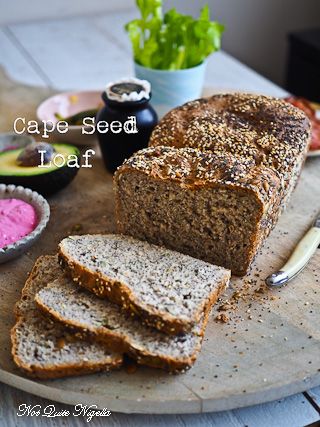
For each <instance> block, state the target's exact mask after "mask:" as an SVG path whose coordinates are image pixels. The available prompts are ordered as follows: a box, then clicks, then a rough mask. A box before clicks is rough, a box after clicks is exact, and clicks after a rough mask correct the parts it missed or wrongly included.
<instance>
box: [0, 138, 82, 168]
mask: <svg viewBox="0 0 320 427" xmlns="http://www.w3.org/2000/svg"><path fill="white" fill-rule="evenodd" d="M52 146H53V147H54V149H55V150H56V153H55V154H58V153H59V154H62V155H63V156H64V157H65V159H66V160H67V157H68V156H69V155H70V154H73V155H76V156H79V151H78V150H77V149H76V148H75V147H73V146H71V145H67V144H52ZM22 151H23V148H18V149H16V150H9V151H4V152H3V153H0V176H4V175H5V176H12V175H15V176H26V175H42V174H44V173H50V172H52V171H54V170H56V169H60V167H63V165H62V166H60V167H58V166H56V165H55V164H54V163H53V162H51V165H50V167H48V166H49V164H47V165H46V167H38V166H19V165H18V164H17V158H18V156H19V154H20V153H21V152H22ZM57 163H58V164H60V163H62V160H61V161H60V159H59V162H57Z"/></svg>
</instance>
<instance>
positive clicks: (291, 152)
mask: <svg viewBox="0 0 320 427" xmlns="http://www.w3.org/2000/svg"><path fill="white" fill-rule="evenodd" d="M309 142H310V123H309V120H308V118H307V117H306V115H305V114H304V113H303V112H302V111H300V110H298V109H297V108H295V107H293V106H292V105H290V104H288V103H286V102H285V101H282V100H279V99H275V98H270V97H266V96H258V95H247V94H229V95H216V96H213V97H211V98H208V99H200V100H196V101H193V102H189V103H187V104H185V105H183V106H182V107H178V108H176V109H174V110H172V111H171V112H169V113H168V114H167V115H166V116H165V117H164V118H163V119H162V120H161V121H160V123H159V125H158V126H157V127H156V128H155V130H154V132H153V134H152V136H151V141H150V145H151V147H150V148H148V149H145V150H142V151H140V152H138V153H136V154H135V155H133V157H131V158H130V159H128V160H127V161H126V162H125V163H124V164H123V165H122V166H121V167H120V168H119V169H118V171H117V172H116V174H115V179H114V182H115V191H116V218H117V224H118V230H119V232H121V233H123V234H128V235H131V236H133V237H136V238H139V239H144V240H147V241H149V242H151V243H155V244H158V245H164V246H166V247H168V248H170V249H174V250H177V251H180V252H182V253H185V254H188V255H191V256H193V257H196V258H200V259H202V260H205V261H208V262H210V263H213V264H217V265H221V266H224V267H226V268H228V269H231V270H232V272H233V274H236V275H240V276H241V275H244V274H246V272H247V271H248V269H249V266H250V264H251V262H252V260H253V259H254V256H255V255H256V253H257V250H258V248H259V246H260V245H261V244H262V243H263V241H264V239H265V238H266V237H267V235H268V234H269V232H270V230H271V229H272V227H273V226H274V225H275V223H276V221H277V219H278V216H279V214H280V213H281V211H282V209H283V207H284V206H285V204H286V202H287V200H288V198H289V196H290V194H291V192H292V190H293V189H294V187H295V185H296V183H297V180H298V177H299V175H300V172H301V168H302V165H303V162H304V160H305V157H306V153H307V150H308V145H309Z"/></svg>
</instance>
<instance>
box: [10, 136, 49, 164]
mask: <svg viewBox="0 0 320 427" xmlns="http://www.w3.org/2000/svg"><path fill="white" fill-rule="evenodd" d="M55 151H56V150H55V149H54V147H53V146H52V145H51V144H48V143H47V142H34V143H32V144H29V145H27V146H26V148H25V149H24V150H22V151H21V153H20V154H19V156H18V157H17V164H18V165H19V166H30V167H32V166H39V165H41V164H47V163H49V162H50V160H52V158H53V156H54V153H55Z"/></svg>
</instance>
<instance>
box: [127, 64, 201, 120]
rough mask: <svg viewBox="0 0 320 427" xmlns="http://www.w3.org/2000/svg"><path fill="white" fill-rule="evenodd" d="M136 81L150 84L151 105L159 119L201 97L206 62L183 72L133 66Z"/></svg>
mask: <svg viewBox="0 0 320 427" xmlns="http://www.w3.org/2000/svg"><path fill="white" fill-rule="evenodd" d="M134 67H135V75H136V77H137V78H138V79H142V80H148V81H149V82H150V83H151V91H152V99H151V103H152V105H153V107H154V108H155V109H156V111H157V113H158V115H159V117H162V116H163V115H164V114H166V113H167V112H168V111H169V110H171V109H172V108H174V107H177V106H178V105H182V104H184V103H185V102H188V101H191V100H193V99H197V98H199V97H200V96H201V93H202V88H203V82H204V74H205V70H206V61H204V62H202V63H201V64H200V65H197V66H196V67H193V68H186V69H184V70H174V71H172V70H155V69H152V68H146V67H143V66H141V65H139V64H136V63H135V64H134Z"/></svg>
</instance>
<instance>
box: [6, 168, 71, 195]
mask: <svg viewBox="0 0 320 427" xmlns="http://www.w3.org/2000/svg"><path fill="white" fill-rule="evenodd" d="M78 171H79V169H78V168H70V167H69V166H63V167H61V168H59V169H55V170H54V171H51V172H48V173H44V174H41V175H28V176H1V175H0V183H1V184H14V185H21V186H22V187H25V188H31V190H33V191H36V192H37V193H40V194H42V196H50V195H51V194H54V193H56V192H58V191H60V190H62V189H63V188H64V187H66V186H67V185H68V184H69V183H70V182H71V181H72V180H73V179H74V177H75V176H76V175H77V173H78Z"/></svg>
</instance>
